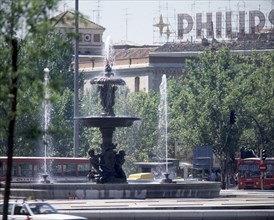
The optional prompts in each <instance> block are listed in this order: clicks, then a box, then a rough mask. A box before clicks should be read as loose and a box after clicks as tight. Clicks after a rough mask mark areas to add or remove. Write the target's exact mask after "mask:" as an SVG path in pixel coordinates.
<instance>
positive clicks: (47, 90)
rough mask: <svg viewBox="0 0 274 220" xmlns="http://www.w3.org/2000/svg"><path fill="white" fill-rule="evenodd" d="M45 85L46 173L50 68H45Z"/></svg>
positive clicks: (45, 171)
mask: <svg viewBox="0 0 274 220" xmlns="http://www.w3.org/2000/svg"><path fill="white" fill-rule="evenodd" d="M44 73H45V75H44V86H45V95H44V173H47V163H46V158H47V151H48V149H47V148H48V143H49V140H48V134H47V133H48V127H49V122H50V104H49V96H50V94H49V88H48V87H49V86H48V85H49V69H48V68H45V69H44Z"/></svg>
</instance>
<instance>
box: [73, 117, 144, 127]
mask: <svg viewBox="0 0 274 220" xmlns="http://www.w3.org/2000/svg"><path fill="white" fill-rule="evenodd" d="M75 119H77V120H79V121H80V122H81V123H82V124H83V125H85V126H87V127H98V128H108V127H130V126H131V125H132V124H133V122H134V121H138V120H141V119H140V118H137V117H128V116H119V117H118V116H84V117H76V118H75Z"/></svg>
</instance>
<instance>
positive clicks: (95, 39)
mask: <svg viewBox="0 0 274 220" xmlns="http://www.w3.org/2000/svg"><path fill="white" fill-rule="evenodd" d="M93 39H94V42H101V37H100V34H94V36H93Z"/></svg>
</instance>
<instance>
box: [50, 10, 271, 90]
mask: <svg viewBox="0 0 274 220" xmlns="http://www.w3.org/2000/svg"><path fill="white" fill-rule="evenodd" d="M52 21H53V23H54V26H55V27H57V29H59V30H60V32H75V20H74V13H73V12H70V11H66V12H63V13H61V14H59V15H57V16H56V17H54V18H52ZM104 31H105V28H104V27H102V26H100V25H98V24H95V23H94V22H92V21H90V20H88V19H86V18H84V17H82V16H80V17H79V33H80V36H81V37H80V41H79V68H80V71H81V72H84V74H85V80H86V81H87V83H85V88H88V87H89V83H88V81H89V80H90V79H92V78H93V77H96V76H98V75H100V74H102V73H103V72H104V57H103V48H104V42H103V40H102V39H103V33H104ZM273 45H274V31H273V29H270V30H263V31H261V32H260V33H252V34H239V35H238V38H237V39H233V40H231V41H222V42H219V41H217V40H216V39H214V38H213V39H212V40H207V39H205V38H203V39H202V40H201V42H172V43H166V44H164V45H160V46H159V45H136V44H135V43H132V42H129V41H121V42H119V43H115V44H114V45H113V47H114V58H115V63H114V66H113V71H114V73H115V74H116V76H119V77H122V78H123V79H124V80H125V82H126V84H127V86H128V87H129V89H130V91H131V92H134V91H145V92H149V91H158V89H159V85H160V83H161V79H162V75H163V74H166V75H167V77H169V76H174V77H179V76H181V75H182V74H183V69H184V65H185V61H186V60H187V59H190V60H193V59H196V58H197V57H198V55H199V54H200V53H202V52H203V51H204V50H205V49H210V50H215V51H218V50H219V49H220V48H222V47H228V48H229V49H230V50H231V52H232V53H238V54H243V55H249V54H250V53H251V52H253V51H256V52H263V51H267V50H273V48H274V47H273Z"/></svg>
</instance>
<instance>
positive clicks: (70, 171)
mask: <svg viewBox="0 0 274 220" xmlns="http://www.w3.org/2000/svg"><path fill="white" fill-rule="evenodd" d="M76 167H77V165H76V164H74V163H71V164H64V165H63V169H64V176H76Z"/></svg>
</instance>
